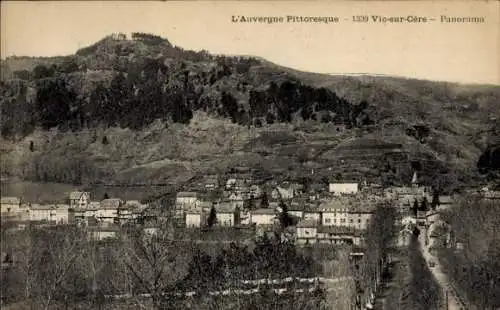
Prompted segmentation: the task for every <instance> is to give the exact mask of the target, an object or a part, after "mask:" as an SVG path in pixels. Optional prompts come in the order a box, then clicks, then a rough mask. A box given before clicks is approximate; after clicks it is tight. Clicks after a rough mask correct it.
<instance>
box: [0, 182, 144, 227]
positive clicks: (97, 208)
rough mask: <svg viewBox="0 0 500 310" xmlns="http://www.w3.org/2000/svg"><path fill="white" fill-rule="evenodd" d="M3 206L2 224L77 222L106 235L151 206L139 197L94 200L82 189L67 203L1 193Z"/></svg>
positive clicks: (68, 198)
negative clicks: (45, 202) (133, 198)
mask: <svg viewBox="0 0 500 310" xmlns="http://www.w3.org/2000/svg"><path fill="white" fill-rule="evenodd" d="M0 206H1V219H2V224H4V223H9V224H10V227H11V228H13V229H23V228H25V227H26V226H27V225H28V224H30V225H41V226H43V225H65V224H72V223H74V224H78V225H81V226H87V227H89V231H92V230H94V231H102V233H103V234H104V235H106V232H113V231H116V230H117V229H118V227H119V225H120V224H123V223H128V222H131V221H134V220H136V219H138V218H140V217H141V216H142V214H143V212H144V210H145V209H147V207H148V205H145V204H142V203H140V202H139V201H137V200H129V201H123V200H121V199H119V198H106V199H103V200H101V201H92V200H91V196H90V193H89V192H81V191H75V192H71V193H70V194H69V196H68V197H67V200H66V203H50V204H38V203H31V202H28V201H24V200H23V199H21V198H19V197H1V204H0ZM107 235H109V233H108V234H107ZM112 235H114V234H112Z"/></svg>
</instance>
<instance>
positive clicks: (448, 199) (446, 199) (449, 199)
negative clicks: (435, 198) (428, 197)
mask: <svg viewBox="0 0 500 310" xmlns="http://www.w3.org/2000/svg"><path fill="white" fill-rule="evenodd" d="M452 202H453V198H452V197H451V196H439V203H440V204H450V203H452Z"/></svg>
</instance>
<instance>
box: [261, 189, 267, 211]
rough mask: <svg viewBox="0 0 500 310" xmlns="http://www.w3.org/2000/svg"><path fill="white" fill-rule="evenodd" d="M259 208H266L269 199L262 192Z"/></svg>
mask: <svg viewBox="0 0 500 310" xmlns="http://www.w3.org/2000/svg"><path fill="white" fill-rule="evenodd" d="M260 206H261V208H267V207H269V197H267V193H266V192H264V193H263V194H262V199H261V202H260Z"/></svg>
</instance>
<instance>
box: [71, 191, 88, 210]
mask: <svg viewBox="0 0 500 310" xmlns="http://www.w3.org/2000/svg"><path fill="white" fill-rule="evenodd" d="M89 203H90V193H89V192H71V193H70V194H69V206H70V207H71V208H86V207H88V205H89Z"/></svg>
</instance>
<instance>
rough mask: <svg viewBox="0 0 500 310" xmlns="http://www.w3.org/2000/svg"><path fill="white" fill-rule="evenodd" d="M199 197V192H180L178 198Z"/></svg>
mask: <svg viewBox="0 0 500 310" xmlns="http://www.w3.org/2000/svg"><path fill="white" fill-rule="evenodd" d="M196 197H198V193H197V192H178V193H177V198H196Z"/></svg>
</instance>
